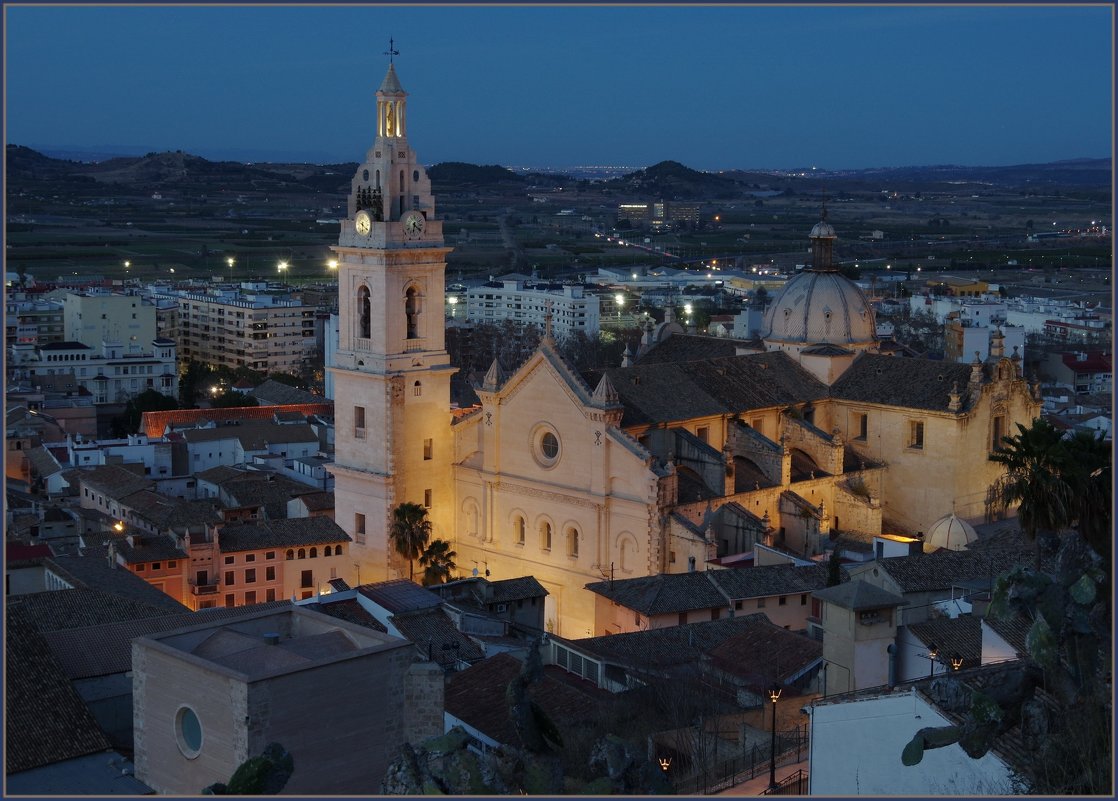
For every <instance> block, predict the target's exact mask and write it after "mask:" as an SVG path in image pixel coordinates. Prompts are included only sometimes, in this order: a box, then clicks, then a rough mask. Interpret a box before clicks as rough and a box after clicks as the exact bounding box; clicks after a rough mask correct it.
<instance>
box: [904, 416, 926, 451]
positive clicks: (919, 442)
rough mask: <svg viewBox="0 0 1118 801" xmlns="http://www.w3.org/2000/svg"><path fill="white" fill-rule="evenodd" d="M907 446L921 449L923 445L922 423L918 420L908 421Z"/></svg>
mask: <svg viewBox="0 0 1118 801" xmlns="http://www.w3.org/2000/svg"><path fill="white" fill-rule="evenodd" d="M908 431H909V435H908V447H910V448H913V449H917V450H919V449H922V448H923V447H924V423H922V422H921V421H919V420H910V421H909V429H908Z"/></svg>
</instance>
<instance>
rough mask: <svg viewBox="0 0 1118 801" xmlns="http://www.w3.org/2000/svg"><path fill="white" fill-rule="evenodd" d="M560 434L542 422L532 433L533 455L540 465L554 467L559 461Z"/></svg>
mask: <svg viewBox="0 0 1118 801" xmlns="http://www.w3.org/2000/svg"><path fill="white" fill-rule="evenodd" d="M559 450H560V448H559V436H558V435H557V434H556V433H555V431H554V430H552V428H551V427H550V426H548V425H543V424H541V425H540V426H539V427H538V428H537V429H536V430H535V432H534V433H533V435H532V455H533V456H534V457H535V459H536V462H537V463H539V465H540V467H554V466H555V464H556V463H557V462H558V461H559Z"/></svg>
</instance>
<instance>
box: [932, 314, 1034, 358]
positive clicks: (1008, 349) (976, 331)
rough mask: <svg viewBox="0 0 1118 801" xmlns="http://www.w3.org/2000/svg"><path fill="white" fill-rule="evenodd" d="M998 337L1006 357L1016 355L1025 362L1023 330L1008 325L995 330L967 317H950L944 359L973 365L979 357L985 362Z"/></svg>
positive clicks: (944, 326)
mask: <svg viewBox="0 0 1118 801" xmlns="http://www.w3.org/2000/svg"><path fill="white" fill-rule="evenodd" d="M964 311H965V309H964ZM997 337H1001V340H1002V342H1001V347H1002V348H1003V350H1004V352H1005V354H1006V355H1007V356H1012V355H1013V354H1014V353H1016V354H1017V356H1019V357H1020V358H1021V359H1024V358H1025V329H1024V328H1021V327H1020V326H1008V325H1007V326H999V327H995V328H992V327H990V326H988V325H983V324H981V323H977V322H975V321H974V319H973V318H971V317H969V316H967V315H966V314H959V313H952V314H949V315H948V317H947V321H946V322H945V323H944V325H943V354H944V358H945V359H947V360H948V361H952V362H973V361H974V360H975V357H976V354H977V358H978V360H979V361H985V360H986V358H987V357H988V356H989V355H990V346H991V343H992V341H993V340H994V339H995V338H997Z"/></svg>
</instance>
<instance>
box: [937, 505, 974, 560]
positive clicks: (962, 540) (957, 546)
mask: <svg viewBox="0 0 1118 801" xmlns="http://www.w3.org/2000/svg"><path fill="white" fill-rule="evenodd" d="M976 539H978V534H977V533H976V532H975V530H974V526H972V525H971V524H970V523H968V522H967V521H966V520H960V519H959V518H957V517H956V516H955V513H954V512H952V513H951V514H949V515H947V516H946V517H941V518H940V519H939V520H937V521H936V522H934V523H932V527H931V528H930V529H928V534H927V536H926V537H924V550H925V552H929V553H930V552H931V551H934V550H937V549H939V548H946V549H947V550H949V551H961V550H963V549H964V548H966V547H967V545H968V544H969V543H972V542H974V541H975V540H976Z"/></svg>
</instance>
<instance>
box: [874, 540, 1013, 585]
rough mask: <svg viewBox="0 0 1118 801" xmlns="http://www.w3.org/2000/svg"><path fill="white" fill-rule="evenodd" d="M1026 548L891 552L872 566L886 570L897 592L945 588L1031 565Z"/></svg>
mask: <svg viewBox="0 0 1118 801" xmlns="http://www.w3.org/2000/svg"><path fill="white" fill-rule="evenodd" d="M1032 563H1033V555H1032V553H1031V552H1029V551H1023V550H1011V549H1004V548H988V549H978V550H963V551H949V550H946V549H943V548H941V549H940V550H938V551H935V552H933V553H920V554H913V555H911V556H892V557H888V558H885V559H879V560H877V562H876V566H878V567H880V568H881V569H883V570H884V571H885V572H887V573H888V574H889V576H890V578H892V579H893V581H895V582H896V583H897V586H898V587H900V589H901V592H905V593H909V592H931V591H935V590H947V589H950V588H951V587H952V586H955V585H957V584H959V582H963V581H969V580H971V579H975V578H983V577H993V576H998V575H1000V574H1002V573H1005V572H1007V571H1009V570H1012V569H1013V568H1014V567H1016V566H1017V565H1032Z"/></svg>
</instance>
